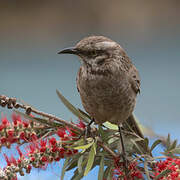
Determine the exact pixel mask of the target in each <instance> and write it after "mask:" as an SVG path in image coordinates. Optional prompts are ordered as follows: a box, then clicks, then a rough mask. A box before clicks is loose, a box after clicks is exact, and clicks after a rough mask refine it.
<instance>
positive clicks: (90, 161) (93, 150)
mask: <svg viewBox="0 0 180 180" xmlns="http://www.w3.org/2000/svg"><path fill="white" fill-rule="evenodd" d="M95 155H96V143H93V145H92V147H91V150H90V152H89V157H88V162H87V165H86V168H85V171H84V176H86V175H87V174H88V172H89V171H90V170H91V168H92V165H93V162H94V158H95Z"/></svg>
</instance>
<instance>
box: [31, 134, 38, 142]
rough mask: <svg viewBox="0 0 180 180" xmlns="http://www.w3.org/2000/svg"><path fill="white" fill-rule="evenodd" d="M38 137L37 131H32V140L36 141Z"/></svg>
mask: <svg viewBox="0 0 180 180" xmlns="http://www.w3.org/2000/svg"><path fill="white" fill-rule="evenodd" d="M37 139H38V138H37V136H36V134H35V133H32V134H31V140H32V141H36V140H37Z"/></svg>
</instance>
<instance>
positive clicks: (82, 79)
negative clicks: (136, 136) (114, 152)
mask: <svg viewBox="0 0 180 180" xmlns="http://www.w3.org/2000/svg"><path fill="white" fill-rule="evenodd" d="M60 53H70V54H76V55H78V56H79V57H80V59H81V62H82V65H81V67H80V69H79V72H78V74H77V88H78V91H79V93H80V96H81V100H82V104H83V106H84V109H85V110H86V111H87V112H88V113H89V114H90V115H91V117H93V118H94V119H95V122H96V123H97V124H102V123H104V122H106V121H109V122H111V123H114V124H117V125H121V124H122V123H123V121H125V120H127V119H128V117H130V116H131V114H132V112H133V110H134V107H135V103H136V96H137V94H138V92H140V77H139V73H138V71H137V69H136V67H135V66H134V65H133V64H132V62H131V60H130V58H129V57H128V56H127V54H126V52H125V51H124V49H123V48H122V47H121V46H120V45H119V44H118V43H116V42H114V41H112V40H111V39H109V38H106V37H103V36H90V37H86V38H84V39H82V40H81V41H80V42H79V43H77V45H76V46H75V47H73V48H69V49H64V50H62V51H61V52H60Z"/></svg>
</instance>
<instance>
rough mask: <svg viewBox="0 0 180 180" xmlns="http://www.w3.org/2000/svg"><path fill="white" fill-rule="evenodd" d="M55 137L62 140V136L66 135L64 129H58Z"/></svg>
mask: <svg viewBox="0 0 180 180" xmlns="http://www.w3.org/2000/svg"><path fill="white" fill-rule="evenodd" d="M57 135H58V136H59V137H61V138H64V136H65V135H66V131H65V129H64V128H59V129H58V130H57Z"/></svg>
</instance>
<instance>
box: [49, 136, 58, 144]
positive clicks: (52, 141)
mask: <svg viewBox="0 0 180 180" xmlns="http://www.w3.org/2000/svg"><path fill="white" fill-rule="evenodd" d="M49 144H50V145H52V146H55V145H56V144H57V142H56V138H55V137H51V138H50V139H49Z"/></svg>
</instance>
